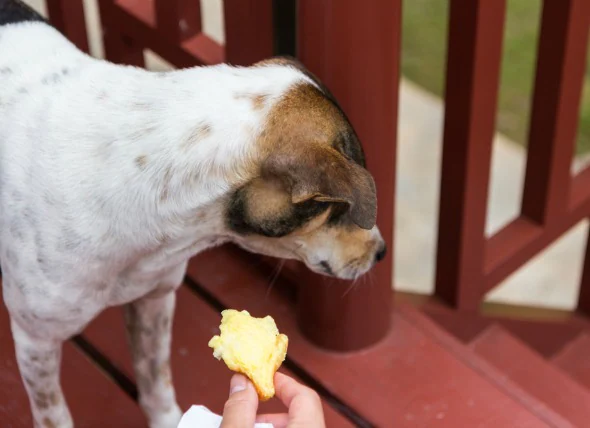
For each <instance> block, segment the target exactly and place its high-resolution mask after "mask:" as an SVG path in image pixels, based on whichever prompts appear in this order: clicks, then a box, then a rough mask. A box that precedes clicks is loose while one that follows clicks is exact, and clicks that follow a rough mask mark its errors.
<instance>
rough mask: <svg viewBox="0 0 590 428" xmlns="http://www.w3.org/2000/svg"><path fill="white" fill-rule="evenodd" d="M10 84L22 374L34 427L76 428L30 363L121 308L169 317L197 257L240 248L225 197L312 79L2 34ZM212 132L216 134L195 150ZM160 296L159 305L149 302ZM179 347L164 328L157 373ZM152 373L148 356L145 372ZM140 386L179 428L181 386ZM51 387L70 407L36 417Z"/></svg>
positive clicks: (5, 165)
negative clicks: (233, 244)
mask: <svg viewBox="0 0 590 428" xmlns="http://www.w3.org/2000/svg"><path fill="white" fill-rule="evenodd" d="M66 70H67V71H66ZM0 73H3V74H0V79H1V80H0V82H1V84H0V262H1V265H2V268H3V270H4V272H3V273H4V280H3V281H4V299H5V302H6V305H7V307H8V309H9V311H10V314H11V320H12V324H13V333H14V338H15V342H16V346H17V354H18V355H19V366H20V368H21V373H23V376H24V377H25V378H26V377H28V379H29V381H32V382H33V383H34V384H35V385H34V386H31V385H28V386H27V390H28V391H29V395H30V397H31V403H32V408H33V414H34V416H35V420H36V423H37V424H42V421H43V420H44V418H49V420H51V421H52V422H53V423H55V424H56V426H70V425H71V419H70V417H69V413H68V411H67V407H66V406H65V404H64V403H63V397H61V390H60V389H59V380H58V378H59V373H57V374H54V373H52V374H51V376H49V377H47V378H45V380H43V379H42V376H41V375H40V374H39V373H40V371H39V370H36V369H33V368H31V367H30V366H31V364H30V361H29V360H30V358H29V357H30V355H38V354H39V353H41V355H46V356H47V355H49V356H50V357H51V358H50V357H47V358H49V359H52V361H53V363H54V365H55V364H57V365H59V352H57V351H58V350H59V349H60V346H61V342H62V341H63V340H65V339H67V338H69V337H71V336H72V335H73V334H75V333H78V332H79V331H81V330H82V329H83V328H84V326H85V325H86V324H87V323H88V322H89V321H90V320H91V319H93V318H94V317H95V316H96V315H97V314H98V313H99V312H100V311H102V310H103V309H105V308H106V307H109V306H112V305H119V304H124V303H129V302H136V301H137V302H139V303H137V302H136V303H134V304H135V305H136V306H139V307H140V308H139V309H138V313H139V314H140V318H141V317H143V318H145V319H148V320H149V319H153V318H155V316H154V315H155V313H163V314H166V315H167V316H171V311H172V310H173V309H171V308H173V304H172V306H171V305H170V304H167V303H166V301H167V300H166V299H170V297H169V296H170V294H171V293H169V291H172V290H174V289H175V288H176V287H178V286H179V284H180V282H181V281H182V277H183V275H184V271H185V268H186V261H187V259H188V258H189V257H191V256H193V255H194V254H196V253H197V252H199V251H201V250H203V249H205V248H207V247H209V246H212V245H217V244H220V243H222V242H225V241H226V240H228V239H230V237H229V235H228V234H227V232H226V230H225V225H224V224H223V216H222V215H221V209H222V202H223V197H224V196H225V195H226V193H227V191H228V190H229V189H230V188H232V187H233V186H235V185H237V184H239V183H241V182H243V181H244V180H246V179H247V178H248V173H249V171H248V169H247V168H248V166H249V165H250V163H249V162H248V161H249V160H250V158H251V157H252V156H254V155H255V150H256V148H255V146H254V139H255V137H256V133H257V132H258V131H259V130H260V128H261V125H262V123H263V120H264V117H265V113H266V112H267V111H268V108H270V107H271V106H272V103H273V102H274V101H275V100H276V99H278V98H279V97H280V96H281V95H282V94H284V93H285V91H286V90H288V89H289V88H290V87H292V86H293V85H294V84H295V83H297V82H300V81H302V80H308V79H307V78H306V77H305V76H304V75H303V74H302V73H300V72H299V71H296V70H295V69H292V68H288V67H281V66H265V67H259V68H255V69H242V68H235V67H230V66H227V65H219V66H214V67H203V68H193V69H186V70H181V71H175V72H170V73H166V75H162V74H160V73H152V72H149V71H146V70H143V69H139V68H133V67H124V66H118V65H114V64H110V63H108V62H105V61H99V60H96V59H93V58H91V57H89V56H87V55H85V54H83V53H81V52H80V51H79V50H78V49H76V48H75V47H74V46H73V45H72V44H71V43H70V42H69V41H67V40H66V39H65V38H64V37H62V36H61V35H60V34H59V33H58V32H57V31H56V30H54V29H52V28H51V27H49V26H47V25H45V24H41V23H22V24H17V25H9V26H4V27H0ZM43 82H45V83H43ZM25 92H26V93H25ZM249 93H251V94H260V93H263V94H266V95H268V96H269V98H268V99H267V104H266V107H265V108H264V109H260V110H256V109H254V108H253V106H252V103H251V101H249V100H248V98H247V97H240V95H247V94H249ZM236 96H237V97H236ZM202 125H206V126H208V127H210V132H209V133H208V134H207V135H206V136H205V137H204V138H201V139H200V140H199V141H198V142H196V143H194V144H192V145H190V147H188V149H187V148H186V147H184V146H183V144H182V143H183V142H185V141H186V140H187V138H189V136H190V135H191V133H192V132H194V131H195V129H197V128H198V127H199V126H202ZM140 157H144V159H145V167H144V168H143V169H142V168H140V167H139V166H138V163H137V159H138V158H140ZM168 169H170V170H171V171H173V174H171V176H170V177H169V180H170V182H169V183H166V180H167V179H166V178H165V175H166V171H167V170H168ZM187 175H188V176H189V177H188V178H187V177H186V176H187ZM187 180H188V182H190V185H188V186H187V185H186V183H187ZM165 186H168V187H169V190H168V192H167V197H166V198H165V200H162V201H161V200H160V198H161V194H162V192H163V191H164V189H163V188H164V187H165ZM155 290H159V291H160V292H161V293H160V294H161V295H160V296H155V295H154V296H155V297H151V295H150V296H149V297H144V296H146V295H148V294H150V293H153V292H154V291H155ZM162 296H164V297H162ZM138 299H139V300H138ZM142 301H143V302H144V303H145V302H146V301H148V302H150V304H143V306H142V303H141V302H142ZM154 302H155V303H154ZM146 307H147V308H148V309H146ZM150 317H151V318H150ZM146 322H151V321H146ZM164 330H166V329H165V328H164ZM168 338H169V332H168V331H163V332H162V341H163V343H162V344H159V345H150V346H156V348H157V349H155V350H152V351H161V354H162V355H161V358H160V359H159V360H158V364H163V365H165V364H167V355H168V354H167V352H169V351H167V350H166V349H165V348H166V343H169V342H167V340H168ZM146 346H147V345H146ZM152 351H150V352H152ZM144 357H145V355H144ZM145 364H146V362H145V358H144V360H141V358H139V359H138V360H137V361H136V371H137V372H138V373H141V371H142V370H144V371H145V370H147V369H145V367H144V366H145ZM27 367H28V368H27ZM142 367H144V368H143V369H142ZM139 386H140V393H141V394H142V400H141V401H142V405H143V406H144V409H145V410H146V413H147V414H148V416H149V417H150V420H151V425H152V426H154V427H155V426H175V425H173V424H174V421H175V420H176V419H177V417H178V416H179V410H178V408H177V406H176V407H175V399H174V393H173V391H172V392H169V391H168V392H167V391H166V390H165V387H164V386H162V385H159V386H158V387H157V388H154V389H155V392H154V390H148V389H147V387H146V388H143V387H142V386H141V384H140V385H139ZM142 389H143V390H142ZM39 391H45V393H53V392H55V391H57V393H58V395H59V400H57V401H58V404H57V405H56V406H53V407H51V408H50V409H49V410H47V409H44V408H43V406H41V407H40V406H37V405H36V404H35V399H34V397H35V394H39V393H40V392H39ZM158 403H159V404H158ZM158 406H160V407H158ZM162 421H165V422H162Z"/></svg>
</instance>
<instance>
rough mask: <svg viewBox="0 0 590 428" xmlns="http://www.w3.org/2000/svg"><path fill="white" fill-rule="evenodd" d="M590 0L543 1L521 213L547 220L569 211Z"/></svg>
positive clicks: (542, 220)
mask: <svg viewBox="0 0 590 428" xmlns="http://www.w3.org/2000/svg"><path fill="white" fill-rule="evenodd" d="M589 15H590V2H588V0H545V2H544V5H543V15H542V24H541V36H540V42H539V54H538V62H537V75H536V81H535V92H534V97H533V108H532V116H531V127H530V135H529V150H528V158H527V168H526V177H525V187H524V193H523V201H522V214H523V215H525V216H526V217H528V218H530V219H531V220H532V221H534V222H536V223H539V224H548V223H551V222H552V221H554V220H555V219H556V218H557V217H558V216H560V215H563V214H564V213H565V211H566V210H567V209H568V198H569V189H570V183H571V176H570V167H571V163H572V157H573V153H574V146H575V142H576V131H577V124H578V118H579V107H580V99H581V93H582V84H583V78H584V71H585V67H586V46H587V42H588V17H589Z"/></svg>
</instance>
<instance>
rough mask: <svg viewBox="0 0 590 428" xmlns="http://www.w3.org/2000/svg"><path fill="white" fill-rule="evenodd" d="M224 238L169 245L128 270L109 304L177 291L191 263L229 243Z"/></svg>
mask: <svg viewBox="0 0 590 428" xmlns="http://www.w3.org/2000/svg"><path fill="white" fill-rule="evenodd" d="M226 241H227V239H225V238H224V237H222V236H216V235H213V236H212V235H210V234H207V233H201V234H197V235H194V236H189V237H186V238H181V239H177V240H175V241H172V242H165V243H163V244H162V245H161V246H160V247H158V248H157V249H156V250H154V251H152V252H150V253H148V254H145V255H143V256H142V257H141V258H140V259H139V260H137V261H136V262H135V263H133V264H132V265H130V266H129V267H127V268H126V269H125V270H124V271H123V272H121V273H120V274H119V275H117V277H116V278H115V279H114V281H113V283H112V284H111V287H109V288H110V293H109V301H108V303H107V304H108V305H109V306H111V305H120V304H124V303H128V302H131V301H134V300H136V299H137V298H139V297H141V296H143V295H145V294H147V293H152V292H166V291H170V290H173V289H175V288H176V287H178V286H179V285H180V283H181V282H182V278H183V277H184V273H185V270H186V264H187V262H188V260H189V259H190V258H191V257H193V256H194V255H195V254H197V253H199V252H201V251H204V250H206V249H207V248H211V247H214V246H217V245H221V244H223V243H225V242H226Z"/></svg>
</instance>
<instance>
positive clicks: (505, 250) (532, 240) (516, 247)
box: [481, 199, 590, 296]
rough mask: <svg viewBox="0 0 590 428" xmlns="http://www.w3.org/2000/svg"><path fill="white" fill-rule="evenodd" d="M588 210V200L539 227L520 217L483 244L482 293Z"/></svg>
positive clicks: (582, 216)
mask: <svg viewBox="0 0 590 428" xmlns="http://www.w3.org/2000/svg"><path fill="white" fill-rule="evenodd" d="M588 213H590V199H588V200H586V201H585V202H583V203H580V204H577V205H576V206H575V208H573V209H572V211H570V212H569V213H568V214H566V215H564V216H560V217H559V218H558V219H556V223H554V224H553V225H552V226H551V227H547V228H543V229H541V227H539V226H535V225H533V224H532V223H531V222H530V221H529V220H526V219H525V218H522V217H521V218H518V219H516V220H514V221H512V222H510V223H509V224H507V225H506V226H505V227H503V228H502V229H501V230H499V231H498V232H497V233H496V234H495V235H494V236H493V237H491V238H490V239H489V240H488V242H487V245H486V254H487V258H486V262H485V269H484V271H485V278H484V279H483V280H482V282H483V286H482V287H481V288H482V289H481V293H482V296H483V294H485V293H486V292H488V291H489V290H491V289H492V288H494V287H495V286H496V285H498V284H499V283H500V282H502V281H503V280H504V279H506V278H507V277H508V276H509V275H510V274H512V273H513V272H515V271H516V270H517V269H518V268H520V267H521V266H523V265H524V264H525V263H526V262H527V261H529V260H530V259H532V258H533V257H534V256H535V255H537V254H538V253H539V252H540V251H542V250H543V249H545V248H547V247H548V246H549V245H550V244H551V243H553V242H554V241H555V240H556V239H558V238H559V237H561V236H562V235H563V234H564V233H566V232H567V231H568V230H569V229H571V228H572V227H573V226H575V225H576V224H577V223H578V222H580V221H581V220H583V219H584V218H585V217H587V216H588V215H589V214H588Z"/></svg>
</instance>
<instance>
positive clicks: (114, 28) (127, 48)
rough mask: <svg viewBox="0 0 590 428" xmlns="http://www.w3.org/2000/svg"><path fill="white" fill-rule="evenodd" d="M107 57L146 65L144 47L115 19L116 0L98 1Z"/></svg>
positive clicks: (141, 65)
mask: <svg viewBox="0 0 590 428" xmlns="http://www.w3.org/2000/svg"><path fill="white" fill-rule="evenodd" d="M98 6H99V11H100V20H101V26H102V37H103V43H104V51H105V57H106V59H108V60H109V61H112V62H115V63H119V64H128V65H135V66H138V67H145V61H144V55H143V49H144V46H143V45H141V44H140V43H139V42H138V41H137V40H134V39H132V38H131V37H129V36H126V35H125V34H124V33H123V32H122V31H121V30H123V29H121V28H119V27H120V26H118V25H117V22H116V21H114V20H113V17H114V16H116V11H115V8H116V7H117V6H116V5H115V3H114V0H99V1H98Z"/></svg>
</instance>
